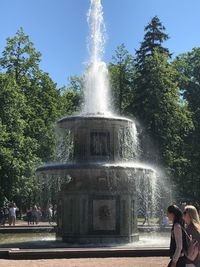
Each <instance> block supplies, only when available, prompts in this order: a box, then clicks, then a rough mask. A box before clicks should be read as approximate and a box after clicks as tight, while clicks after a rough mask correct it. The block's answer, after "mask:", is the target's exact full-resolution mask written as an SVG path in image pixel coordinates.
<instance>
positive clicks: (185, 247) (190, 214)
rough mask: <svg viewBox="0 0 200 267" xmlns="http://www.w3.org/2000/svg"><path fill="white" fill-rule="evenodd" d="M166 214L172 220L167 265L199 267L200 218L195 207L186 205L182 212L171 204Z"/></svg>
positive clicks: (169, 266)
mask: <svg viewBox="0 0 200 267" xmlns="http://www.w3.org/2000/svg"><path fill="white" fill-rule="evenodd" d="M167 216H168V218H169V220H170V221H171V222H172V229H171V242H170V258H171V260H170V262H169V265H168V267H200V219H199V214H198V211H197V209H196V208H195V207H194V206H192V205H187V206H185V207H184V211H183V212H182V211H181V209H179V207H177V206H176V205H171V206H169V207H168V209H167ZM192 253H193V256H194V257H192V256H191V255H192ZM189 254H190V255H189Z"/></svg>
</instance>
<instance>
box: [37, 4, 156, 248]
mask: <svg viewBox="0 0 200 267" xmlns="http://www.w3.org/2000/svg"><path fill="white" fill-rule="evenodd" d="M88 23H89V26H90V37H91V38H90V46H89V48H90V60H89V62H88V67H87V70H86V75H85V92H84V93H85V102H84V103H85V104H84V107H83V112H82V114H81V115H79V116H71V117H65V118H63V119H61V120H59V121H58V123H57V126H58V153H57V154H58V161H59V163H56V164H50V165H45V166H42V167H40V168H38V169H37V172H38V173H39V174H40V175H47V176H48V175H51V176H53V177H57V178H56V180H55V181H58V179H60V181H62V182H61V189H60V191H59V192H58V197H57V210H58V219H57V220H58V221H57V223H58V228H57V235H58V236H60V237H61V238H62V240H63V241H65V242H73V243H105V242H108V243H113V242H115V243H116V242H117V243H118V242H122V243H127V242H132V241H135V240H138V236H139V235H138V231H137V215H136V212H137V196H138V191H139V189H140V190H141V181H144V180H145V181H149V179H151V177H155V172H154V170H153V169H152V168H151V167H148V166H145V165H144V164H141V163H139V162H138V140H137V130H136V126H135V123H134V121H132V120H130V119H127V118H123V117H117V116H113V115H112V113H111V111H110V107H109V83H108V70H107V67H106V64H105V63H104V62H103V61H102V54H103V51H104V43H105V38H104V36H105V35H104V30H105V26H104V23H103V10H102V5H101V1H100V0H91V6H90V9H89V12H88ZM149 184H151V182H150V183H149Z"/></svg>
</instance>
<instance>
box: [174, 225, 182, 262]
mask: <svg viewBox="0 0 200 267" xmlns="http://www.w3.org/2000/svg"><path fill="white" fill-rule="evenodd" d="M174 238H175V242H176V250H175V253H174V255H173V257H172V261H174V262H177V261H178V259H179V258H180V256H181V251H182V249H183V238H182V229H181V226H180V224H177V223H176V224H175V225H174Z"/></svg>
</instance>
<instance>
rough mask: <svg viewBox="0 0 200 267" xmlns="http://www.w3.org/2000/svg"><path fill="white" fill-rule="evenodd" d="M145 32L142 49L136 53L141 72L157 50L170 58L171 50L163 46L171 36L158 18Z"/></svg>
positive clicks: (154, 18)
mask: <svg viewBox="0 0 200 267" xmlns="http://www.w3.org/2000/svg"><path fill="white" fill-rule="evenodd" d="M144 30H145V35H144V40H143V42H142V43H141V46H140V49H139V50H137V51H136V66H137V69H139V70H142V69H143V67H144V64H145V61H146V60H147V58H148V57H149V56H151V55H152V54H153V52H154V50H155V49H156V50H157V51H158V52H161V53H165V54H167V55H168V56H170V53H169V50H168V49H167V48H165V47H163V46H162V44H163V42H164V41H166V40H167V39H169V36H168V35H167V34H166V33H165V27H164V26H163V25H162V23H161V21H160V20H159V18H158V17H157V16H155V17H153V18H152V20H151V21H150V23H149V24H148V25H147V26H146V27H145V28H144Z"/></svg>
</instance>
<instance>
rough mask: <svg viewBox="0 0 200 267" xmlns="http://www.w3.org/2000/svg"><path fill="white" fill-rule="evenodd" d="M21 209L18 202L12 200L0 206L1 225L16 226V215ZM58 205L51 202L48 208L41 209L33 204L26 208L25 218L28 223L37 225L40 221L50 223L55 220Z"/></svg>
mask: <svg viewBox="0 0 200 267" xmlns="http://www.w3.org/2000/svg"><path fill="white" fill-rule="evenodd" d="M18 211H19V209H18V208H17V206H16V204H15V203H13V202H11V203H9V204H5V205H3V206H2V207H0V226H5V225H6V224H8V225H9V226H15V224H16V215H17V212H18ZM55 215H56V207H54V209H53V206H52V205H51V204H49V205H48V207H47V208H46V209H41V208H40V207H39V206H37V205H33V206H31V207H30V208H28V209H27V210H26V213H25V216H23V218H24V220H25V221H27V223H28V225H37V224H38V223H39V222H40V221H46V220H47V221H48V222H49V223H51V222H53V218H54V220H55Z"/></svg>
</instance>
